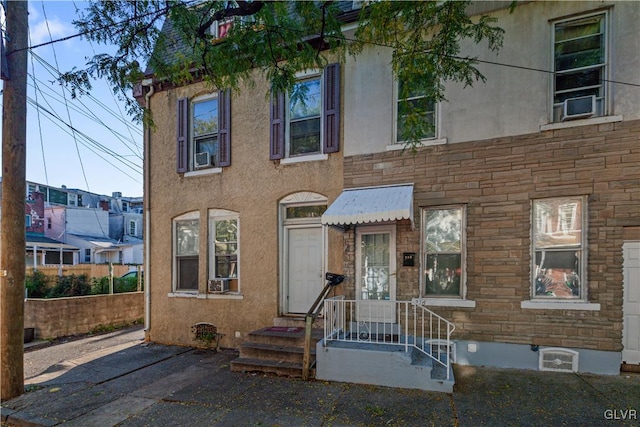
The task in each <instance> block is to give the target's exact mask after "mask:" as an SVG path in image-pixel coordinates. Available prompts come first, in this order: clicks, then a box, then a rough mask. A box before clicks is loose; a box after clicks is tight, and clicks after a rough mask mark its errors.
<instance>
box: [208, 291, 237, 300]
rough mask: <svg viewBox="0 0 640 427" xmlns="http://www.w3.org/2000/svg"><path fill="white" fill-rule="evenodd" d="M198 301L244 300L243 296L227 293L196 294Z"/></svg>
mask: <svg viewBox="0 0 640 427" xmlns="http://www.w3.org/2000/svg"><path fill="white" fill-rule="evenodd" d="M198 299H244V295H243V294H241V293H238V292H227V293H226V294H209V293H207V294H198Z"/></svg>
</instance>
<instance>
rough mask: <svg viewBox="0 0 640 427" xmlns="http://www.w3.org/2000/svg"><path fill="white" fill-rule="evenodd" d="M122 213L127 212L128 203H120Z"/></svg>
mask: <svg viewBox="0 0 640 427" xmlns="http://www.w3.org/2000/svg"><path fill="white" fill-rule="evenodd" d="M122 212H129V202H125V201H123V202H122Z"/></svg>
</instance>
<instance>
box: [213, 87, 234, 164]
mask: <svg viewBox="0 0 640 427" xmlns="http://www.w3.org/2000/svg"><path fill="white" fill-rule="evenodd" d="M230 165H231V91H230V90H229V89H227V90H221V91H220V92H218V164H217V165H216V166H230Z"/></svg>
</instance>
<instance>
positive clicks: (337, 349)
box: [316, 340, 455, 393]
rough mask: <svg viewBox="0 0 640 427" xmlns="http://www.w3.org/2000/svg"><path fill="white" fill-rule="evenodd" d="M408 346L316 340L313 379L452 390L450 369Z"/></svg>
mask: <svg viewBox="0 0 640 427" xmlns="http://www.w3.org/2000/svg"><path fill="white" fill-rule="evenodd" d="M446 369H447V368H445V367H444V366H442V365H440V364H438V363H435V362H434V361H433V360H432V359H431V358H430V357H429V356H427V355H425V354H424V353H422V352H420V351H419V350H417V349H415V348H413V347H412V346H409V348H408V351H405V347H404V346H398V345H391V344H372V343H367V342H348V341H333V340H329V341H327V342H326V344H325V342H324V341H319V342H318V344H317V346H316V379H319V380H327V381H338V382H350V383H357V384H372V385H380V386H387V387H398V388H411V389H419V390H427V391H438V392H444V393H452V392H453V385H454V383H455V379H454V377H453V370H452V369H451V368H449V379H447V371H446Z"/></svg>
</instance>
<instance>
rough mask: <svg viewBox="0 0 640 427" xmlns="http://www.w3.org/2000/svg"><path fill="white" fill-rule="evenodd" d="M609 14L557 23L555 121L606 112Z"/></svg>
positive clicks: (554, 89)
mask: <svg viewBox="0 0 640 427" xmlns="http://www.w3.org/2000/svg"><path fill="white" fill-rule="evenodd" d="M606 17H607V15H606V13H600V14H596V15H590V16H584V17H581V18H578V19H571V20H564V21H559V22H556V23H555V24H554V32H553V43H554V46H553V59H554V85H553V121H554V122H559V121H562V120H566V119H568V118H572V117H573V118H581V117H588V116H590V115H595V116H602V115H604V114H606V111H605V110H606V87H605V84H604V81H605V79H606V66H607V51H606V47H607V46H606V41H607V40H606ZM592 97H593V98H592ZM592 99H595V111H594V112H593V114H591V113H590V111H591V101H592ZM566 100H574V101H573V102H569V103H565V101H566ZM572 108H577V110H575V111H571V110H572ZM565 113H566V114H565Z"/></svg>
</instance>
